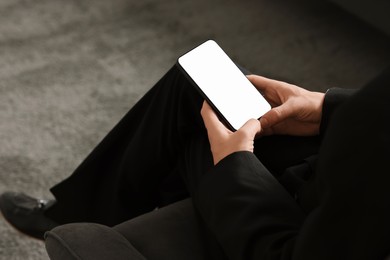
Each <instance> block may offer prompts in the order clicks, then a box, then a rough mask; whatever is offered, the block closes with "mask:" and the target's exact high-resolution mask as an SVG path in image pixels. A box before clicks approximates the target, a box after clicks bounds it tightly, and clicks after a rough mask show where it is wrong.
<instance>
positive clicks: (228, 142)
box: [201, 101, 260, 165]
mask: <svg viewBox="0 0 390 260" xmlns="http://www.w3.org/2000/svg"><path fill="white" fill-rule="evenodd" d="M201 115H202V118H203V121H204V124H205V126H206V129H207V135H208V137H209V142H210V147H211V152H212V154H213V160H214V165H216V164H217V163H218V162H219V161H220V160H222V159H223V158H225V157H226V156H228V155H229V154H232V153H234V152H238V151H250V152H253V146H254V144H253V140H254V138H255V135H256V134H257V133H259V132H260V122H259V121H258V120H256V119H250V120H249V121H248V122H247V123H246V124H245V125H243V126H242V127H241V128H240V129H238V130H237V131H236V132H232V131H230V130H229V129H227V128H226V127H225V126H224V125H223V124H222V123H221V121H219V119H218V117H217V115H216V114H215V112H214V111H213V109H212V108H211V107H210V105H209V104H208V103H207V102H206V101H204V102H203V106H202V110H201Z"/></svg>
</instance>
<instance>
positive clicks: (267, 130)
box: [248, 75, 324, 136]
mask: <svg viewBox="0 0 390 260" xmlns="http://www.w3.org/2000/svg"><path fill="white" fill-rule="evenodd" d="M248 79H249V81H251V82H252V84H253V85H255V87H256V88H257V89H258V90H259V91H260V92H261V93H262V94H263V95H264V97H265V99H266V100H267V101H268V102H269V103H270V104H271V106H272V107H273V108H272V109H271V110H270V111H268V112H267V113H266V114H264V115H263V116H262V117H261V119H260V123H261V128H262V132H261V134H262V135H272V134H283V135H297V136H310V135H317V134H319V129H320V123H321V116H322V104H323V101H324V93H319V92H311V91H308V90H306V89H303V88H300V87H298V86H295V85H291V84H288V83H285V82H282V81H277V80H272V79H268V78H264V77H261V76H257V75H249V76H248Z"/></svg>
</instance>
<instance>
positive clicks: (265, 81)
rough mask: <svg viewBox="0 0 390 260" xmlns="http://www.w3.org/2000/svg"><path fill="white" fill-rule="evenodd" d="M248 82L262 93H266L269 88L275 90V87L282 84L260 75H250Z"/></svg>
mask: <svg viewBox="0 0 390 260" xmlns="http://www.w3.org/2000/svg"><path fill="white" fill-rule="evenodd" d="M247 78H248V80H249V81H250V82H251V83H252V84H253V85H254V86H255V87H256V88H257V89H258V90H260V91H266V90H267V89H269V88H273V87H274V86H275V85H279V84H280V83H281V82H280V81H278V80H274V79H269V78H266V77H262V76H259V75H248V76H247Z"/></svg>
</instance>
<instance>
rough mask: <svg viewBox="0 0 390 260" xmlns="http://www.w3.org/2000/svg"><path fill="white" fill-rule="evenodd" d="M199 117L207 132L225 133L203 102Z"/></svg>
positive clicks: (208, 106) (207, 105) (211, 111)
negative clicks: (200, 116)
mask: <svg viewBox="0 0 390 260" xmlns="http://www.w3.org/2000/svg"><path fill="white" fill-rule="evenodd" d="M201 115H202V118H203V122H204V125H205V127H206V129H207V130H208V131H218V132H221V133H222V132H224V133H226V130H227V128H226V127H225V126H224V125H223V124H222V123H221V121H220V120H219V118H218V116H217V114H216V113H215V112H214V110H213V109H212V108H211V106H210V105H209V104H208V103H207V102H206V101H203V105H202V109H201Z"/></svg>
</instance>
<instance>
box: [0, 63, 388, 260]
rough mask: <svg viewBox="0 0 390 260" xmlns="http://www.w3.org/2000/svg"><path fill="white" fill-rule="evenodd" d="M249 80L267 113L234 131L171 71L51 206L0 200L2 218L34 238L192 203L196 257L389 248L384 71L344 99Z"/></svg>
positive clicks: (378, 253) (17, 196) (334, 93)
mask: <svg viewBox="0 0 390 260" xmlns="http://www.w3.org/2000/svg"><path fill="white" fill-rule="evenodd" d="M248 79H249V80H250V81H251V82H252V83H253V84H254V85H255V86H256V87H257V88H258V89H259V91H261V92H262V93H263V95H264V96H265V98H266V99H267V100H268V101H269V102H270V103H271V104H272V106H273V109H272V110H271V111H269V112H268V113H267V114H265V115H264V116H263V117H262V118H261V119H260V121H258V120H250V121H248V123H247V124H246V125H244V126H243V127H242V128H241V129H239V130H238V131H237V132H234V133H233V132H230V131H229V130H228V129H226V128H225V127H224V125H223V124H221V123H220V122H219V120H218V117H217V116H216V115H215V114H214V112H213V110H212V109H211V108H210V106H208V104H207V103H205V102H204V101H203V99H202V98H201V96H200V95H199V94H198V93H197V91H196V90H195V88H194V87H193V86H191V84H190V83H189V82H188V81H187V80H186V78H185V77H184V76H183V75H182V73H181V72H180V70H178V69H177V68H176V67H175V66H174V67H173V68H172V69H171V70H170V71H169V72H168V73H167V74H166V75H165V76H164V77H163V78H162V79H161V80H160V81H159V82H158V83H157V84H156V85H155V86H154V87H153V88H152V89H151V90H150V91H149V92H148V93H147V94H146V95H145V96H144V97H143V98H142V99H141V100H140V101H139V102H138V103H137V104H136V105H135V106H134V107H133V108H132V109H130V111H129V112H128V113H127V114H126V115H125V117H124V118H123V119H122V120H121V121H120V122H119V123H118V124H117V125H116V126H115V127H114V128H113V129H112V131H111V132H109V133H108V135H107V136H106V137H105V138H104V139H103V140H102V142H101V143H100V144H99V145H98V146H97V147H96V148H95V149H94V150H93V151H92V152H91V153H90V154H89V155H88V157H87V158H86V159H85V160H84V161H83V162H82V163H81V165H80V166H79V167H78V168H77V169H76V170H75V172H74V173H73V174H72V175H71V176H70V177H69V178H68V179H66V180H64V181H63V182H61V183H59V184H58V185H56V186H54V187H53V188H51V192H52V193H53V194H54V196H55V198H56V200H55V201H46V200H38V199H35V198H31V197H29V196H27V195H24V194H22V193H15V192H6V193H4V194H3V195H2V196H1V198H0V208H1V211H2V213H3V215H4V216H5V218H6V219H7V220H8V221H9V222H10V223H11V224H12V225H13V226H14V227H16V228H17V229H19V230H20V231H22V232H24V233H26V234H28V235H30V236H33V237H37V238H41V239H42V238H43V234H44V233H45V232H46V231H48V230H50V229H52V228H53V227H56V226H58V225H61V224H65V223H72V222H94V223H100V224H104V225H108V226H114V225H118V224H120V223H122V222H123V221H126V220H129V219H133V218H135V217H137V216H140V215H142V214H144V213H147V212H151V211H153V210H154V209H156V208H162V207H164V206H166V205H169V204H172V203H174V202H177V201H179V200H182V199H184V198H187V197H189V196H191V197H192V201H193V207H194V214H195V215H196V216H195V218H197V219H199V221H200V222H201V223H202V225H203V227H204V228H206V229H207V230H208V232H205V233H204V234H202V235H204V236H205V241H209V240H213V241H214V240H215V241H216V243H212V242H210V244H209V245H206V246H207V250H205V251H206V254H207V253H209V254H210V255H212V254H213V252H214V251H217V250H220V249H221V254H220V255H219V256H220V257H219V258H225V257H226V258H229V259H383V258H384V257H385V256H386V255H387V254H388V253H389V251H390V250H389V249H390V248H389V245H388V241H389V239H390V228H389V224H388V219H390V202H389V201H388V198H389V195H390V194H389V189H388V185H389V183H390V175H389V174H387V173H388V170H386V169H387V160H388V157H389V155H390V148H389V147H390V137H389V135H390V127H389V124H388V122H387V121H388V119H389V115H390V107H389V105H388V97H389V96H390V88H389V86H388V85H389V84H390V77H389V73H388V72H386V73H385V74H384V75H383V76H382V77H380V78H378V79H377V80H376V81H373V82H372V83H371V84H369V85H368V86H367V87H365V88H363V89H362V90H360V91H357V92H356V93H354V94H353V93H352V92H351V91H347V90H342V89H330V90H329V91H328V92H327V93H326V94H323V93H318V92H310V91H307V90H305V89H303V88H300V87H297V86H294V85H290V84H287V83H284V82H280V81H276V80H271V79H267V78H264V77H261V76H256V75H251V76H248ZM180 209H181V210H186V211H188V208H186V207H181V208H180ZM159 211H161V212H163V209H161V210H157V211H155V212H154V215H157V216H158V214H159ZM209 238H212V239H209ZM172 251H173V252H174V251H175V248H172ZM211 258H212V257H211Z"/></svg>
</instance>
